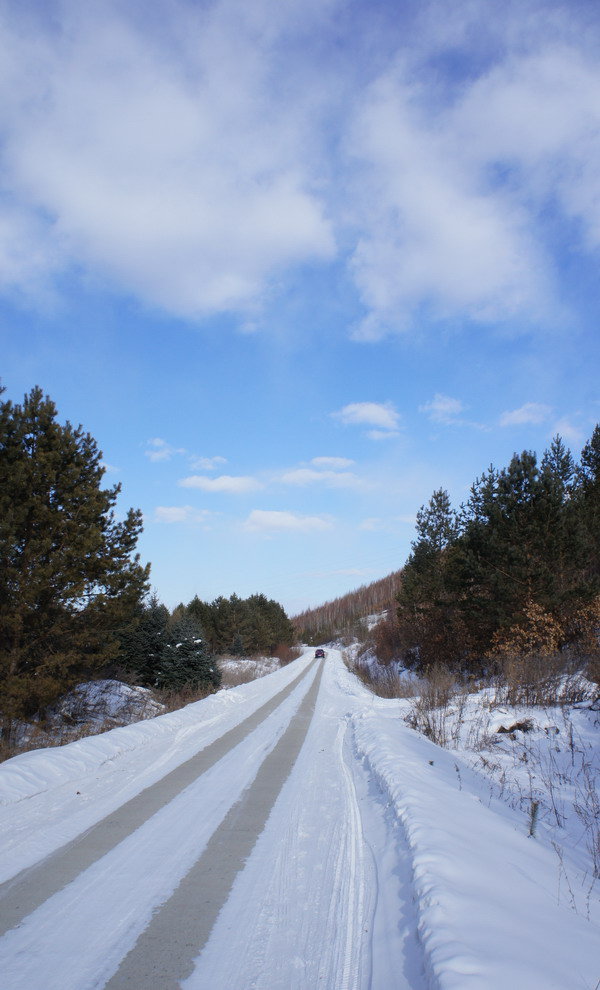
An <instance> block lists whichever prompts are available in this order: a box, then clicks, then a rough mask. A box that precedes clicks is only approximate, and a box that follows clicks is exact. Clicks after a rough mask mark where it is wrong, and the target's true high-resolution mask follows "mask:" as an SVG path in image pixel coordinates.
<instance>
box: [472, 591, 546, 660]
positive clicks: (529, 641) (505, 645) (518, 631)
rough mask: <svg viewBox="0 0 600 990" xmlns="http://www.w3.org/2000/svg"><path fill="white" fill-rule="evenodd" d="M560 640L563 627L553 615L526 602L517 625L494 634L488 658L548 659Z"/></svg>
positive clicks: (533, 603)
mask: <svg viewBox="0 0 600 990" xmlns="http://www.w3.org/2000/svg"><path fill="white" fill-rule="evenodd" d="M563 637H564V631H563V628H562V626H561V625H560V623H559V622H558V621H557V620H556V619H555V618H554V616H552V615H550V614H549V613H548V612H545V611H544V610H543V608H541V607H540V606H539V605H538V604H537V602H534V601H531V600H529V601H528V602H527V603H526V605H525V608H524V609H523V618H522V619H521V621H520V622H518V623H515V625H513V626H511V627H510V628H509V629H503V630H500V631H499V632H497V633H495V635H494V638H493V640H492V648H491V650H490V651H489V656H490V657H500V658H501V657H508V656H520V657H528V656H551V655H552V654H554V653H557V652H558V649H559V647H560V644H561V642H562V641H563Z"/></svg>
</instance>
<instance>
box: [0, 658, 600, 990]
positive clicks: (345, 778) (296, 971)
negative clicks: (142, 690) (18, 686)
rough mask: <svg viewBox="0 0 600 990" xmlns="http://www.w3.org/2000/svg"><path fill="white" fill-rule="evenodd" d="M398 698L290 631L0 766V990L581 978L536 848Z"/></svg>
mask: <svg viewBox="0 0 600 990" xmlns="http://www.w3.org/2000/svg"><path fill="white" fill-rule="evenodd" d="M401 704H402V703H401V702H396V701H392V702H388V701H382V700H381V699H374V698H373V697H372V696H371V695H370V694H369V693H368V692H366V691H365V689H364V688H363V687H362V686H361V685H360V684H359V683H358V682H357V681H356V680H355V679H354V678H353V677H352V675H350V674H349V673H348V671H347V670H346V669H345V667H344V665H343V663H342V659H341V655H340V653H339V652H338V651H335V650H330V651H328V656H327V659H326V661H325V663H324V664H315V663H314V662H313V661H312V651H310V652H307V653H306V655H305V657H303V658H302V659H300V660H298V661H296V662H295V663H293V664H291V665H290V666H288V667H286V668H284V669H282V670H280V671H278V672H276V673H275V674H271V675H269V676H268V677H265V678H262V679H261V680H259V681H255V682H253V683H252V684H246V685H242V686H240V687H239V688H235V689H232V690H231V691H224V692H219V694H217V695H215V696H212V697H211V698H208V699H206V700H205V701H202V702H198V703H196V704H195V705H190V706H188V708H186V709H183V710H182V711H181V712H175V713H172V714H170V715H165V716H161V717H160V718H158V719H154V720H152V721H150V722H145V723H139V724H137V725H132V726H128V727H126V728H124V729H116V730H113V731H112V732H109V733H106V734H105V735H103V736H98V737H92V738H90V739H85V740H81V741H80V742H77V743H72V744H70V745H69V746H67V747H64V748H63V749H61V750H42V751H38V752H34V753H28V754H24V755H23V756H21V757H17V758H15V759H13V760H11V761H8V762H7V763H6V764H4V765H2V766H0V805H1V806H2V807H1V818H2V830H1V833H0V869H1V873H0V877H1V878H2V879H3V880H4V883H3V884H2V885H1V886H0V931H2V932H4V934H3V937H2V938H1V939H0V974H1V977H0V985H1V987H2V990H88V988H89V990H92V988H98V990H99V988H105V987H106V988H109V990H124V988H130V990H170V988H173V990H175V988H179V987H182V988H184V990H221V988H223V990H225V988H227V990H229V988H235V990H314V988H318V987H323V988H326V990H408V988H410V990H425V988H426V987H439V988H440V990H500V988H502V990H505V988H506V986H511V987H514V988H515V990H521V988H522V990H571V988H573V990H575V988H581V990H588V988H589V990H594V988H595V986H596V983H597V981H598V979H599V978H600V966H599V965H598V960H600V938H599V930H598V928H597V927H596V925H594V924H593V918H592V919H591V920H588V919H584V918H581V917H580V916H578V915H576V914H574V913H573V912H572V911H571V910H570V909H569V907H568V906H566V905H565V904H564V903H562V904H561V903H560V902H559V903H557V901H556V896H555V893H556V863H555V861H554V860H553V858H552V855H551V854H550V853H549V852H548V851H547V850H546V849H544V848H542V846H541V845H539V844H537V843H535V842H534V841H533V840H531V839H528V838H527V835H526V829H525V828H524V827H523V823H522V822H521V821H519V820H518V819H517V816H515V814H514V812H511V811H510V809H506V808H505V807H504V806H498V807H496V806H495V805H492V802H491V800H490V799H489V796H488V797H486V800H485V801H484V800H483V795H484V794H485V793H486V788H485V786H484V784H483V782H482V781H481V779H480V778H479V777H477V775H475V774H474V773H473V772H472V771H470V770H469V769H468V768H467V767H463V768H461V772H460V773H458V775H457V770H456V764H455V761H454V758H453V757H451V756H450V754H448V753H447V752H445V751H443V750H440V749H439V748H438V747H436V746H434V745H433V744H432V743H430V742H429V741H428V740H426V739H423V738H422V737H420V736H418V735H416V734H415V733H413V732H412V731H411V730H409V729H408V728H407V727H406V725H405V724H404V722H403V720H402V718H401V717H400V707H399V706H401ZM488 805H489V807H488Z"/></svg>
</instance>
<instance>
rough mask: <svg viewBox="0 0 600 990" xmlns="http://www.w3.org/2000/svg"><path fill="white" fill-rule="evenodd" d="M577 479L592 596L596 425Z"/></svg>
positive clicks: (599, 549)
mask: <svg viewBox="0 0 600 990" xmlns="http://www.w3.org/2000/svg"><path fill="white" fill-rule="evenodd" d="M578 480H579V501H578V507H577V508H578V513H579V518H580V519H581V522H582V524H583V526H584V527H585V532H586V535H587V547H588V557H587V566H586V578H587V580H588V583H589V586H590V590H591V591H592V592H593V593H594V594H596V595H597V594H598V593H599V591H600V425H597V426H596V427H595V429H594V432H593V433H592V436H591V439H590V440H589V442H588V443H586V445H585V446H584V448H583V450H582V451H581V463H580V467H579V471H578Z"/></svg>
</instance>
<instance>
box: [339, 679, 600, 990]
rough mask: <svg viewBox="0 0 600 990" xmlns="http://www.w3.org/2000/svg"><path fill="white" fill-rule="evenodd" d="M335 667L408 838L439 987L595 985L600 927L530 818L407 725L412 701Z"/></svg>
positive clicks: (365, 750)
mask: <svg viewBox="0 0 600 990" xmlns="http://www.w3.org/2000/svg"><path fill="white" fill-rule="evenodd" d="M339 677H340V682H341V683H342V685H343V686H344V687H345V689H346V691H347V693H349V694H353V695H354V696H355V698H356V699H357V700H358V699H359V698H360V696H361V695H362V704H359V705H356V706H355V710H354V712H353V714H352V715H351V724H352V726H353V732H354V743H355V748H356V753H357V755H358V756H359V758H362V759H363V760H364V761H365V762H366V764H367V766H368V768H369V770H370V771H371V773H372V774H373V775H374V776H375V778H376V779H377V781H378V783H379V786H380V787H381V790H382V791H383V793H384V794H385V795H386V796H387V799H388V800H389V802H390V804H391V806H392V808H393V810H394V813H395V815H396V816H397V818H398V820H399V821H400V823H401V824H402V827H403V829H404V832H405V835H406V838H407V841H408V846H409V849H410V855H411V860H412V870H413V880H414V887H415V896H416V900H417V905H418V915H419V926H418V927H419V936H420V939H421V942H422V945H423V947H424V950H425V960H426V967H427V970H428V977H429V979H430V982H431V984H432V986H433V987H435V988H439V990H507V988H513V987H514V988H519V990H520V988H523V990H524V988H527V990H567V988H569V990H571V988H575V987H577V988H581V990H585V988H595V987H596V985H597V982H598V977H599V976H600V964H599V960H600V932H599V929H598V927H597V926H596V925H595V924H593V923H592V922H591V921H589V920H587V919H586V917H585V916H582V915H578V914H576V913H575V912H574V911H573V910H572V909H571V906H570V905H569V903H568V901H567V899H566V898H565V896H564V894H563V895H562V896H557V893H558V891H559V882H560V869H561V865H560V862H559V860H558V859H557V856H556V854H555V853H554V851H553V850H552V849H548V848H547V847H545V846H544V845H543V844H542V843H540V842H538V841H536V839H535V838H530V837H529V836H528V830H529V821H528V818H527V817H526V816H525V815H523V814H518V813H516V812H515V811H514V810H513V809H511V808H509V807H507V806H506V805H504V804H502V803H500V802H499V801H497V800H496V799H494V798H492V797H491V795H490V787H489V783H488V782H487V780H486V779H485V778H483V777H482V776H481V775H479V774H477V773H476V772H475V771H474V770H472V769H471V768H470V767H469V766H468V765H466V764H465V763H464V762H463V761H462V760H461V758H460V757H457V755H456V754H453V753H450V752H448V751H447V750H445V749H442V748H441V747H439V746H436V745H435V744H434V743H432V742H430V741H429V740H428V739H426V738H424V737H423V736H421V735H419V734H417V733H415V732H414V731H413V730H411V729H409V728H408V727H407V726H406V724H405V723H404V718H403V716H404V715H405V714H406V712H407V710H408V707H409V703H408V702H406V701H398V700H394V701H386V700H380V699H374V698H373V696H372V695H371V694H370V693H369V692H368V691H366V690H365V689H364V688H363V687H362V685H360V684H359V683H358V682H357V681H356V680H355V679H354V678H351V675H350V674H349V673H348V672H347V671H345V670H344V669H341V670H340V674H339ZM344 682H345V683H344ZM581 879H585V878H581ZM587 886H588V887H589V877H588V878H587ZM588 908H589V910H590V911H594V909H595V908H596V905H593V904H591V903H588ZM596 914H597V909H596ZM597 920H600V919H597Z"/></svg>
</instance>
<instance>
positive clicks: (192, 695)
mask: <svg viewBox="0 0 600 990" xmlns="http://www.w3.org/2000/svg"><path fill="white" fill-rule="evenodd" d="M214 693H215V689H214V688H212V687H210V686H209V685H208V684H200V685H198V684H194V685H191V684H190V685H187V686H185V687H181V688H179V690H177V691H171V690H168V689H167V688H163V689H162V690H159V689H158V688H155V690H154V694H155V696H156V699H157V701H159V702H160V704H161V705H164V709H165V712H176V711H178V710H179V709H180V708H185V706H186V705H191V704H193V702H194V701H202V699H203V698H208V696H209V695H211V694H214Z"/></svg>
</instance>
